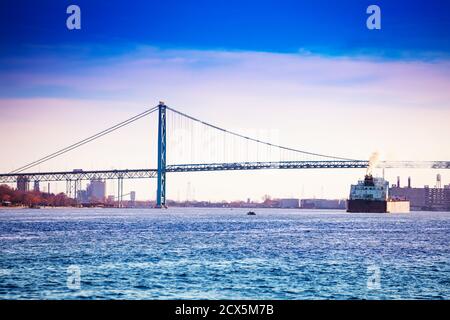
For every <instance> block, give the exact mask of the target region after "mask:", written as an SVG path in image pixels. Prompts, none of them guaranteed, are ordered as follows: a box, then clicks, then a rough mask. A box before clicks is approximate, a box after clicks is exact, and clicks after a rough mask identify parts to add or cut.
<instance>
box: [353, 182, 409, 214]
mask: <svg viewBox="0 0 450 320" xmlns="http://www.w3.org/2000/svg"><path fill="white" fill-rule="evenodd" d="M347 212H372V213H407V212H409V201H408V200H406V199H394V198H390V197H389V182H388V181H386V180H384V179H383V178H374V177H373V176H372V175H371V174H366V175H365V177H364V180H360V181H358V184H355V185H352V186H351V188H350V198H349V199H348V201H347Z"/></svg>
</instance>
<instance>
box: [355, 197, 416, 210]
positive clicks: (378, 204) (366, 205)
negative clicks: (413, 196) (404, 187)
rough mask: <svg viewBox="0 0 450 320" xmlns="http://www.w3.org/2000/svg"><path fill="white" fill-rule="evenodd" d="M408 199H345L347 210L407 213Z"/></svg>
mask: <svg viewBox="0 0 450 320" xmlns="http://www.w3.org/2000/svg"><path fill="white" fill-rule="evenodd" d="M409 211H410V208H409V201H403V200H398V201H397V200H395V201H392V200H389V201H380V200H360V199H358V200H347V212H363V213H408V212H409Z"/></svg>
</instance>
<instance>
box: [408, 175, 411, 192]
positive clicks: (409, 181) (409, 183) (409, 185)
mask: <svg viewBox="0 0 450 320" xmlns="http://www.w3.org/2000/svg"><path fill="white" fill-rule="evenodd" d="M408 188H410V189H411V177H408Z"/></svg>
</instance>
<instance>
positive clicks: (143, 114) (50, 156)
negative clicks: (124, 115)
mask: <svg viewBox="0 0 450 320" xmlns="http://www.w3.org/2000/svg"><path fill="white" fill-rule="evenodd" d="M157 109H158V107H157V106H156V107H153V108H151V109H148V110H146V111H144V112H141V113H139V114H137V115H135V116H133V117H131V118H129V119H127V120H125V121H122V122H119V123H117V124H115V125H114V126H112V127H109V128H107V129H105V130H102V131H100V132H98V133H96V134H94V135H92V136H90V137H87V138H85V139H83V140H81V141H78V142H76V143H74V144H71V145H70V146H67V147H65V148H62V149H60V150H58V151H56V152H53V153H51V154H48V155H46V156H45V157H42V158H40V159H38V160H36V161H33V162H30V163H28V164H26V165H24V166H22V167H20V168H17V169H15V170H13V171H11V172H10V174H14V173H20V172H23V171H25V170H28V169H30V168H33V167H35V166H37V165H39V164H41V163H44V162H47V161H49V160H51V159H54V158H56V157H59V156H61V155H63V154H65V153H67V152H69V151H72V150H74V149H77V148H79V147H81V146H83V145H85V144H87V143H89V142H91V141H94V140H97V139H99V138H100V137H103V136H105V135H107V134H109V133H111V132H114V131H116V130H118V129H120V128H122V127H125V126H127V125H129V124H131V123H133V122H135V121H137V120H139V119H141V118H143V117H146V116H148V115H149V114H151V113H153V112H155V111H156V110H157Z"/></svg>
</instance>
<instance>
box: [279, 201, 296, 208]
mask: <svg viewBox="0 0 450 320" xmlns="http://www.w3.org/2000/svg"><path fill="white" fill-rule="evenodd" d="M279 204H280V208H283V209H295V208H299V207H300V200H299V199H280V200H279Z"/></svg>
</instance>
